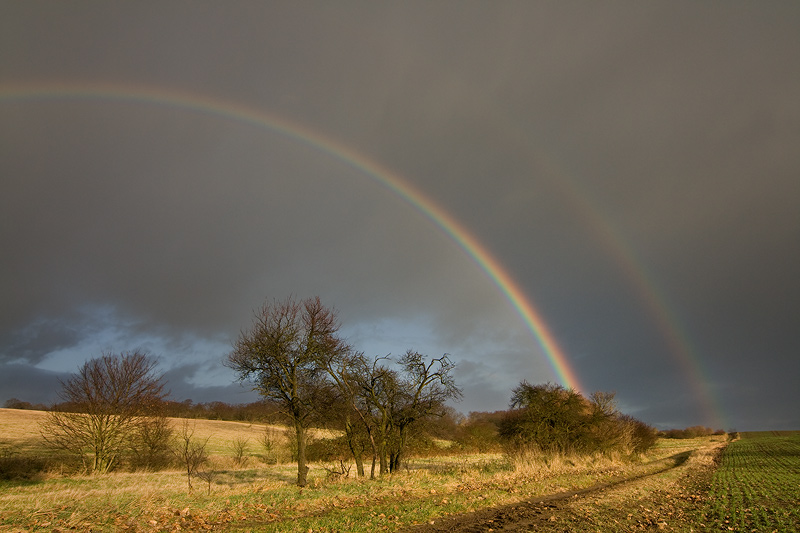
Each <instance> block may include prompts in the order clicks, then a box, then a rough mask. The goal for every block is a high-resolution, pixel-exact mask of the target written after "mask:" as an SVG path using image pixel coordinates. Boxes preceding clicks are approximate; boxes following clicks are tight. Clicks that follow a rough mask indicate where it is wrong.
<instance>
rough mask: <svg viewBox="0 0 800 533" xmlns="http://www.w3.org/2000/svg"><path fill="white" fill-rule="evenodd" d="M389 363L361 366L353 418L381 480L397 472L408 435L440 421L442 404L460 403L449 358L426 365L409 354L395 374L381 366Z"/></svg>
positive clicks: (379, 360)
mask: <svg viewBox="0 0 800 533" xmlns="http://www.w3.org/2000/svg"><path fill="white" fill-rule="evenodd" d="M388 360H389V358H388V357H376V358H375V359H374V360H372V361H371V362H368V361H366V360H362V362H361V365H360V372H358V373H357V374H356V376H355V379H356V381H357V383H358V385H359V395H360V399H361V400H360V401H361V403H362V405H363V408H361V409H360V410H357V412H358V414H359V415H361V419H362V420H363V422H364V424H365V426H366V427H367V431H368V433H369V436H370V442H371V444H372V449H373V466H372V476H373V477H374V472H375V459H376V458H377V459H378V460H380V473H381V475H383V474H386V473H387V472H394V471H397V470H399V468H400V466H401V463H402V460H403V454H404V452H405V449H406V446H407V444H408V437H409V435H410V433H411V430H412V429H413V428H417V427H419V425H420V424H421V423H422V422H424V421H426V420H430V419H435V418H437V417H441V416H443V415H444V414H445V413H446V406H445V402H446V401H447V400H450V399H453V400H458V399H460V398H461V390H460V389H459V388H458V387H457V386H456V384H455V381H454V379H453V375H452V372H453V370H454V369H455V364H454V363H453V362H452V361H451V360H450V358H449V356H448V355H446V354H445V355H443V356H441V357H434V358H431V359H430V360H428V359H427V357H426V356H424V355H422V354H420V353H419V352H416V351H413V350H408V351H407V352H406V353H405V354H404V355H403V356H402V357H401V358H400V359H399V360H398V361H397V363H398V365H399V366H400V370H399V371H398V370H395V369H391V368H389V367H387V366H386V365H385V364H384V362H385V361H388Z"/></svg>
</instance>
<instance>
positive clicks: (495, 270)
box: [0, 82, 583, 391]
mask: <svg viewBox="0 0 800 533" xmlns="http://www.w3.org/2000/svg"><path fill="white" fill-rule="evenodd" d="M50 99H86V100H97V99H100V100H105V101H121V102H131V101H133V102H139V103H147V104H153V105H161V106H170V107H176V108H180V109H186V110H189V111H194V112H200V113H206V114H210V115H215V116H219V117H223V118H226V119H229V120H235V121H237V122H241V123H245V124H249V125H252V126H255V127H257V128H262V129H267V130H269V131H273V132H276V133H279V134H281V135H283V136H285V137H287V138H290V139H294V140H296V141H298V142H301V143H304V144H307V145H309V146H312V147H313V148H315V149H317V150H319V151H321V152H323V153H325V154H327V155H329V156H331V157H333V158H335V159H337V160H339V161H342V162H344V163H346V164H348V165H350V166H351V167H352V168H354V169H356V170H358V171H359V172H361V173H363V174H365V175H366V176H368V177H370V178H371V179H372V180H373V181H375V182H376V183H378V184H380V185H381V186H383V187H385V188H387V189H388V190H390V191H391V192H393V193H395V194H396V195H397V196H399V197H400V198H402V199H403V200H405V201H406V202H407V203H409V204H410V205H411V206H412V207H413V208H415V209H416V210H417V211H418V212H420V213H421V214H422V215H424V216H425V217H426V218H428V219H429V220H430V221H431V222H433V223H434V224H435V225H436V226H438V227H439V228H440V229H441V230H442V231H444V232H445V234H446V235H447V236H449V237H450V238H451V239H452V240H454V241H455V242H456V243H457V244H458V245H459V246H460V247H461V248H462V249H463V250H464V251H465V252H466V253H467V255H468V256H469V257H471V258H472V260H473V261H474V262H475V263H476V264H477V265H478V266H479V267H480V268H481V269H482V270H483V271H484V272H485V273H486V274H487V275H488V276H489V278H490V279H491V280H492V282H493V283H494V284H495V285H496V286H497V287H498V288H499V289H500V291H501V292H502V293H503V294H504V295H505V297H506V298H507V299H508V301H509V302H510V303H511V305H512V306H513V307H514V309H515V310H516V311H517V313H519V315H520V317H521V318H522V320H523V321H524V323H525V325H526V327H527V328H528V329H529V330H530V332H531V333H532V335H533V336H534V337H535V339H536V340H537V341H538V343H539V345H540V346H541V348H542V350H543V351H544V353H545V355H546V356H547V358H548V360H549V362H550V364H551V366H552V368H553V371H554V372H555V374H556V376H557V378H558V380H559V381H560V382H561V384H562V385H564V386H565V387H569V388H572V389H575V390H578V391H582V390H583V387H582V386H581V384H580V381H579V380H578V377H577V375H576V374H575V371H574V370H573V369H572V367H571V365H570V363H569V360H568V358H567V355H566V354H565V353H564V351H563V350H562V349H561V347H560V346H559V345H558V342H557V341H556V339H555V337H554V336H553V334H552V332H551V331H550V329H549V328H548V326H547V324H546V323H545V321H544V319H543V318H542V316H541V314H540V313H539V312H538V310H537V309H536V307H535V306H534V305H533V303H532V302H531V300H530V299H529V298H528V297H527V296H526V295H525V292H524V291H523V290H522V289H521V288H520V286H519V285H518V284H517V283H516V282H515V281H514V279H513V278H512V277H511V276H510V275H509V273H508V272H507V271H506V269H505V268H503V266H502V265H501V264H500V262H499V261H498V260H497V259H496V258H495V257H494V256H493V255H492V254H491V253H490V252H489V251H488V250H487V249H486V247H485V246H484V245H482V244H481V242H480V241H479V240H478V239H476V238H475V237H474V236H473V235H472V234H470V232H469V231H468V230H467V229H466V228H465V227H464V226H463V225H462V224H461V223H459V222H458V221H457V220H456V219H455V218H454V217H453V216H452V215H450V214H449V213H448V212H447V211H446V210H445V209H444V208H442V207H441V206H439V205H438V204H437V203H436V202H434V201H433V200H431V199H430V198H428V197H427V196H425V195H424V194H423V193H422V192H420V191H419V190H418V189H416V188H415V187H414V186H412V185H411V184H410V183H408V181H406V180H404V179H403V178H402V177H401V176H399V175H398V174H396V173H394V172H392V171H391V170H390V169H388V168H386V167H384V166H383V165H381V164H380V163H378V162H377V161H374V160H372V159H370V158H369V157H367V156H366V155H364V154H362V153H359V152H357V151H356V150H354V149H352V148H350V147H348V146H345V145H343V144H341V143H339V142H337V141H335V140H334V139H331V138H329V137H327V136H325V135H324V134H322V133H319V132H317V131H314V130H311V129H309V128H308V127H306V126H303V125H302V124H299V123H297V122H293V121H289V120H287V119H285V118H282V117H279V116H276V115H272V114H268V113H265V112H263V111H261V110H259V109H256V108H254V107H250V106H246V105H242V104H238V103H235V102H230V101H227V100H223V99H220V98H216V97H214V98H212V97H208V96H201V95H197V94H193V93H189V92H185V91H179V90H174V89H166V88H161V87H150V86H144V85H131V84H125V85H119V84H110V83H105V82H80V83H67V82H46V83H2V84H0V102H3V101H25V100H50Z"/></svg>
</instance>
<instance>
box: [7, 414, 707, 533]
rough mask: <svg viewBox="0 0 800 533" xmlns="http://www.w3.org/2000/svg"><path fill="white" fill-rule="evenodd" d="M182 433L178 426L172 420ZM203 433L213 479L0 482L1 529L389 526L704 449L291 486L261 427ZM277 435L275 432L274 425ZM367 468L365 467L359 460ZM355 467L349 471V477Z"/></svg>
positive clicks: (321, 470)
mask: <svg viewBox="0 0 800 533" xmlns="http://www.w3.org/2000/svg"><path fill="white" fill-rule="evenodd" d="M43 416H44V413H41V412H36V411H15V410H9V409H2V410H0V428H2V430H3V431H4V437H3V438H5V440H6V442H9V441H11V438H12V437H13V440H14V442H21V441H26V440H27V441H30V440H35V439H40V438H41V437H40V436H39V434H38V427H37V425H36V423H35V422H36V421H38V420H40V419H41V417H43ZM174 422H175V426H176V427H179V425H180V424H182V423H183V420H175V421H174ZM189 424H190V425H191V427H192V428H193V429H194V431H195V436H196V437H199V438H206V437H208V438H209V443H208V446H209V450H210V451H211V453H212V462H211V465H210V466H209V467H208V468H209V469H210V470H213V472H214V475H213V478H212V480H211V484H210V494H208V489H209V486H208V485H207V484H206V483H204V482H202V481H199V480H197V481H195V483H194V485H195V489H194V492H193V493H191V494H190V493H189V492H188V489H187V484H186V477H185V475H183V474H182V473H181V471H179V470H173V471H162V472H155V473H145V472H142V473H114V474H110V475H106V476H62V475H59V474H57V473H50V474H48V475H46V476H44V477H42V478H41V479H39V480H37V482H27V481H19V482H0V530H11V531H23V530H24V531H29V530H40V531H53V530H54V529H56V528H58V529H69V528H72V529H77V530H88V529H90V528H91V529H92V530H95V531H119V530H123V529H126V528H129V529H135V530H139V531H165V530H173V529H176V528H178V527H180V528H181V529H183V530H186V529H189V530H191V529H196V530H200V529H204V528H206V527H207V526H211V527H213V528H214V529H230V528H236V529H239V530H256V531H308V530H309V529H313V530H315V531H316V530H319V529H321V528H322V529H324V528H327V529H328V530H329V531H340V530H350V531H369V532H372V531H375V530H377V529H388V530H395V529H398V528H401V527H404V526H408V525H410V524H412V523H420V522H427V521H429V520H432V519H434V518H436V517H441V516H444V515H446V514H453V513H463V512H467V511H472V510H476V509H481V508H485V507H489V506H496V505H503V504H508V503H513V502H518V501H521V500H524V499H526V498H530V497H532V496H536V495H541V494H547V493H552V492H558V491H561V490H566V489H578V488H584V487H588V486H591V485H594V484H596V483H598V482H604V481H608V480H612V479H618V478H620V477H624V476H627V475H630V474H631V473H633V472H644V471H647V470H648V469H652V468H654V466H653V465H654V464H655V462H656V461H658V460H659V459H662V458H664V457H667V456H670V455H674V454H675V453H678V452H679V451H682V450H685V449H691V448H694V449H696V448H699V447H702V446H703V445H708V439H704V440H703V439H697V440H696V441H681V442H680V443H678V442H669V441H666V442H664V441H662V443H661V444H660V445H659V447H658V448H656V449H655V450H654V451H653V453H652V454H648V456H647V457H641V458H639V460H638V461H635V462H633V463H630V462H628V463H626V462H625V461H622V460H621V459H620V458H614V457H608V458H594V459H581V460H578V459H576V458H563V457H562V458H551V460H550V461H549V462H547V463H544V462H541V461H540V462H539V463H538V464H536V463H535V462H530V464H529V465H528V466H526V467H518V468H514V467H512V465H511V464H510V463H509V461H508V460H507V459H506V458H505V457H503V456H501V455H499V454H475V455H469V456H449V457H447V456H443V457H433V458H417V459H411V460H410V461H409V464H408V468H407V469H406V470H404V471H403V472H401V473H400V474H398V475H390V476H386V477H384V478H381V479H378V480H374V481H369V480H363V479H354V478H353V477H350V478H348V479H337V478H329V477H328V475H327V474H328V473H327V471H326V469H325V466H329V465H323V464H312V465H311V471H310V476H309V486H308V487H306V488H304V489H298V488H297V487H295V486H294V485H293V483H294V481H295V480H296V475H297V470H296V465H294V464H292V463H283V464H277V465H265V464H264V463H262V462H261V461H260V458H259V455H260V454H263V453H264V452H263V449H262V448H261V447H260V444H259V440H260V438H261V436H262V435H263V432H264V431H265V428H266V426H264V425H261V424H247V423H240V422H223V421H210V420H196V421H195V420H190V421H189ZM273 429H278V430H279V429H280V428H273ZM236 438H247V439H248V453H249V454H251V460H250V461H249V463H248V464H247V466H245V467H241V468H240V467H236V466H235V465H234V463H233V458H232V453H233V452H232V447H231V443H232V442H233V440H234V439H236ZM367 467H369V465H367ZM354 471H355V470H354V469H353V472H354Z"/></svg>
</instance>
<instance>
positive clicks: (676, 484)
mask: <svg viewBox="0 0 800 533" xmlns="http://www.w3.org/2000/svg"><path fill="white" fill-rule="evenodd" d="M723 448H724V444H720V445H718V446H715V447H714V448H709V449H704V450H699V451H696V452H694V453H692V454H691V456H690V455H689V454H688V453H687V454H679V455H680V456H675V458H674V459H675V461H674V464H673V465H672V466H670V467H668V468H666V469H664V470H662V471H660V472H656V473H653V474H648V475H644V476H637V477H634V478H628V479H625V480H621V481H617V482H614V483H610V484H602V485H595V486H593V487H590V488H587V489H583V490H579V491H568V492H560V493H557V494H550V495H547V496H543V497H537V498H533V499H529V500H526V501H522V502H518V503H514V504H511V505H506V506H503V507H496V508H490V509H482V510H480V511H475V512H472V513H467V514H462V515H456V516H450V517H447V518H443V519H437V520H435V521H433V522H432V523H428V524H422V525H419V526H414V527H412V528H409V529H407V530H405V531H408V532H413V533H434V532H445V531H446V532H462V533H467V532H470V533H471V532H484V531H537V532H538V531H544V532H559V533H562V532H579V531H580V532H584V531H603V532H605V531H702V530H703V529H704V528H705V524H704V523H702V512H701V509H702V505H703V501H704V496H705V494H707V492H708V486H709V483H710V480H711V476H712V474H713V471H714V468H715V466H716V463H717V460H718V457H719V454H720V453H721V451H722V449H723ZM676 469H677V470H676ZM670 471H672V472H670ZM670 474H672V475H670ZM674 474H677V475H674Z"/></svg>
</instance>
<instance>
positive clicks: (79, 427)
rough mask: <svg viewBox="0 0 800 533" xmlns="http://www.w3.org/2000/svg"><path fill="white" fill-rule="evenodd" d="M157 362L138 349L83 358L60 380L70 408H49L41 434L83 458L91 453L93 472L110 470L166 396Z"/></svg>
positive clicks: (54, 444)
mask: <svg viewBox="0 0 800 533" xmlns="http://www.w3.org/2000/svg"><path fill="white" fill-rule="evenodd" d="M155 366H156V363H155V361H154V360H152V359H150V358H149V357H147V355H145V354H144V353H142V352H139V351H135V352H129V353H123V354H118V355H115V354H104V355H103V356H102V357H99V358H96V359H91V360H89V361H87V362H86V363H84V365H83V366H82V367H81V368H80V370H79V371H78V373H77V374H76V375H74V376H73V377H72V378H70V379H68V380H67V381H66V382H62V390H61V392H60V397H61V399H62V400H63V401H64V405H69V406H70V408H69V410H67V409H53V410H51V411H50V412H48V415H47V418H46V419H45V421H44V422H43V424H42V426H41V431H42V436H43V437H44V439H45V440H46V441H47V442H48V443H49V444H51V445H52V446H54V447H58V448H62V449H65V450H68V451H71V452H74V453H76V454H77V455H79V456H80V457H81V459H82V460H84V461H85V458H86V454H87V453H88V454H90V455H91V456H92V463H91V466H90V468H89V469H90V470H91V471H92V472H94V473H105V472H108V471H109V470H110V469H111V468H112V467H113V466H114V464H115V463H116V461H117V460H118V458H119V457H120V455H121V454H122V453H123V452H124V451H125V449H126V448H127V447H128V445H129V443H130V442H131V441H132V440H133V439H134V438H135V435H137V433H139V432H140V431H141V430H142V428H143V426H144V425H146V424H147V421H148V417H149V415H151V414H153V413H154V409H155V408H156V407H157V406H158V405H159V404H161V402H162V400H163V398H164V396H165V395H166V393H165V392H164V383H163V382H162V377H161V376H159V375H156V374H155ZM87 466H89V465H87Z"/></svg>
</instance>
